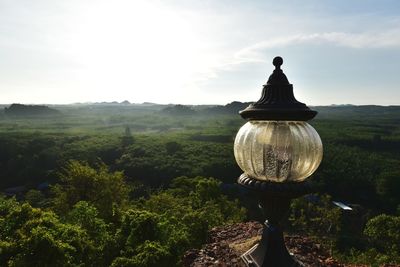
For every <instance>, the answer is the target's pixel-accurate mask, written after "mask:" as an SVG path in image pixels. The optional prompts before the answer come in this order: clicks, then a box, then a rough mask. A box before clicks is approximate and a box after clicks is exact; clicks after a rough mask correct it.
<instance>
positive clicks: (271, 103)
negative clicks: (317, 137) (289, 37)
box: [239, 57, 317, 121]
mask: <svg viewBox="0 0 400 267" xmlns="http://www.w3.org/2000/svg"><path fill="white" fill-rule="evenodd" d="M272 64H273V65H274V66H275V70H274V71H273V73H272V74H271V76H269V79H268V82H267V84H265V85H264V87H263V91H262V95H261V98H260V99H259V100H258V101H257V102H255V103H253V104H251V105H249V106H248V107H247V108H246V109H244V110H242V111H240V112H239V114H240V115H241V116H242V117H243V118H244V119H247V120H279V121H308V120H311V119H312V118H314V117H315V115H317V112H316V111H315V110H311V109H310V108H309V107H307V105H306V104H304V103H301V102H299V101H297V100H296V98H295V97H294V94H293V85H292V84H290V83H289V81H288V79H287V77H286V75H285V74H284V73H283V71H282V70H281V65H282V64H283V59H282V58H281V57H275V58H274V60H273V61H272Z"/></svg>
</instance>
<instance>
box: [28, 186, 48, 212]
mask: <svg viewBox="0 0 400 267" xmlns="http://www.w3.org/2000/svg"><path fill="white" fill-rule="evenodd" d="M25 200H26V202H28V203H29V204H30V205H31V206H32V207H35V208H38V207H43V206H46V205H47V203H46V198H45V196H44V195H43V193H42V192H40V191H39V190H35V189H31V190H29V191H28V192H26V194H25Z"/></svg>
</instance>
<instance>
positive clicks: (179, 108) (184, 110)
mask: <svg viewBox="0 0 400 267" xmlns="http://www.w3.org/2000/svg"><path fill="white" fill-rule="evenodd" d="M160 112H161V113H163V114H169V115H178V116H182V115H194V114H196V111H195V110H194V109H192V108H191V107H189V106H184V105H173V106H169V107H166V108H164V109H162V110H161V111H160Z"/></svg>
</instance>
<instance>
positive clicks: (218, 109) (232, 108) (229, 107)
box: [203, 101, 252, 114]
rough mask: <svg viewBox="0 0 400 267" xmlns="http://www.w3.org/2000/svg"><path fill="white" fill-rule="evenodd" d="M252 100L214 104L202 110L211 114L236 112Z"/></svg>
mask: <svg viewBox="0 0 400 267" xmlns="http://www.w3.org/2000/svg"><path fill="white" fill-rule="evenodd" d="M251 103H252V102H239V101H233V102H231V103H229V104H226V105H225V106H214V107H210V108H206V109H204V110H203V112H205V113H211V114H238V113H239V111H241V110H243V109H245V108H247V107H248V106H249V105H250V104H251Z"/></svg>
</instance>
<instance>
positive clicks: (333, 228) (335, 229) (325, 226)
mask: <svg viewBox="0 0 400 267" xmlns="http://www.w3.org/2000/svg"><path fill="white" fill-rule="evenodd" d="M313 199H315V201H309V200H307V199H306V198H304V197H303V198H297V199H294V200H293V201H292V203H291V208H290V216H289V222H290V224H291V227H293V229H295V230H296V231H302V232H306V233H309V234H313V235H337V234H339V233H340V231H341V228H342V224H341V218H342V216H341V215H342V213H341V211H340V209H339V208H338V207H334V206H333V205H332V201H331V197H330V196H328V195H314V198H313Z"/></svg>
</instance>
